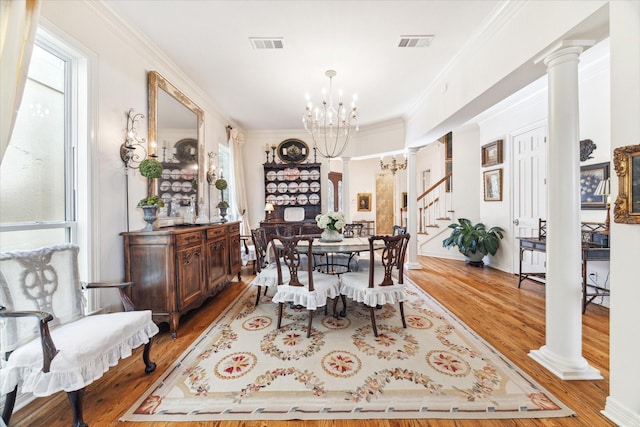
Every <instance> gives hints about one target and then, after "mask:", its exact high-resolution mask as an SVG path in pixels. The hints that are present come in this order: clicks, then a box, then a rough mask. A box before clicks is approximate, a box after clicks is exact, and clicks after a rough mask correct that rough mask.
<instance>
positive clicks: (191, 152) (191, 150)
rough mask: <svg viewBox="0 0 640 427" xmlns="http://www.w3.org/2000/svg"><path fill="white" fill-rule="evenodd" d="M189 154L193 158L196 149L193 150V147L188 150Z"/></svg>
mask: <svg viewBox="0 0 640 427" xmlns="http://www.w3.org/2000/svg"><path fill="white" fill-rule="evenodd" d="M189 153H190V154H191V155H192V156H195V154H196V149H195V148H193V147H191V149H190V150H189Z"/></svg>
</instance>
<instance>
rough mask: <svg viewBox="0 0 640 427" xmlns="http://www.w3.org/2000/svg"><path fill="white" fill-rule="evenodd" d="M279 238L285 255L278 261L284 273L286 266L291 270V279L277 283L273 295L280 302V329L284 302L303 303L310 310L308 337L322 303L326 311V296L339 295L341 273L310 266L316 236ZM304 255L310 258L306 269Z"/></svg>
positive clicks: (334, 296)
mask: <svg viewBox="0 0 640 427" xmlns="http://www.w3.org/2000/svg"><path fill="white" fill-rule="evenodd" d="M278 239H279V240H280V242H281V244H282V247H281V249H280V252H281V255H282V256H281V257H278V258H276V265H277V266H278V271H279V272H280V273H281V274H284V271H285V270H288V271H289V276H290V280H289V283H287V284H280V285H278V287H277V291H276V294H275V295H274V296H273V302H274V303H277V304H278V325H277V328H278V329H280V326H281V323H282V310H283V309H284V304H285V303H291V304H293V305H296V306H302V307H305V308H306V309H307V310H308V311H309V322H308V325H307V338H309V337H310V336H311V323H312V321H313V314H314V313H315V311H316V309H318V308H319V307H325V313H326V312H327V298H331V299H333V300H335V299H336V298H337V297H338V295H340V280H339V279H338V276H335V275H331V274H323V273H320V272H317V271H313V268H312V266H311V262H312V261H311V260H312V258H313V257H312V246H313V237H310V236H292V237H284V236H282V237H278ZM301 248H302V249H301ZM302 255H305V259H306V262H307V268H306V271H305V270H302V268H301V264H302V259H303V257H302ZM334 308H335V304H334Z"/></svg>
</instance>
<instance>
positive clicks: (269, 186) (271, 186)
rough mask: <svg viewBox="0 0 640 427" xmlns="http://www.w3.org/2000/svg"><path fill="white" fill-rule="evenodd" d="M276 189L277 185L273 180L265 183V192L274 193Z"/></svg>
mask: <svg viewBox="0 0 640 427" xmlns="http://www.w3.org/2000/svg"><path fill="white" fill-rule="evenodd" d="M276 191H278V186H277V185H276V184H275V183H274V182H270V183H268V184H267V193H275V192H276Z"/></svg>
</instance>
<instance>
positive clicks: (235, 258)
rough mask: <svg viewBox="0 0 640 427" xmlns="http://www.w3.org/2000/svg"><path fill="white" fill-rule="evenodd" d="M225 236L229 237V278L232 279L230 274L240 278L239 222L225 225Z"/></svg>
mask: <svg viewBox="0 0 640 427" xmlns="http://www.w3.org/2000/svg"><path fill="white" fill-rule="evenodd" d="M227 238H228V239H229V276H230V277H229V280H233V277H232V276H234V275H236V274H237V275H238V280H240V270H241V269H242V254H241V253H240V251H241V243H240V224H230V225H228V226H227Z"/></svg>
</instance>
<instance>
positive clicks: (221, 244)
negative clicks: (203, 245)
mask: <svg viewBox="0 0 640 427" xmlns="http://www.w3.org/2000/svg"><path fill="white" fill-rule="evenodd" d="M227 259H228V255H227V239H226V238H225V236H224V234H223V235H222V236H220V237H217V238H214V239H211V240H208V241H207V264H208V265H207V292H208V293H209V294H212V293H215V290H216V289H217V288H218V287H219V286H221V285H222V284H223V283H225V282H226V280H227Z"/></svg>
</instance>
